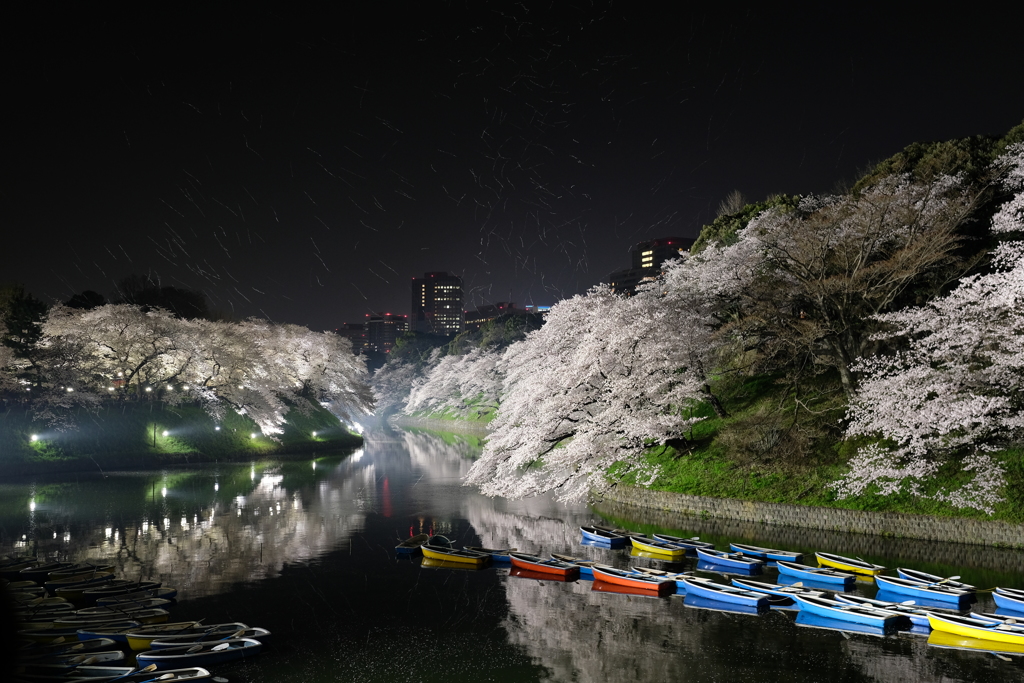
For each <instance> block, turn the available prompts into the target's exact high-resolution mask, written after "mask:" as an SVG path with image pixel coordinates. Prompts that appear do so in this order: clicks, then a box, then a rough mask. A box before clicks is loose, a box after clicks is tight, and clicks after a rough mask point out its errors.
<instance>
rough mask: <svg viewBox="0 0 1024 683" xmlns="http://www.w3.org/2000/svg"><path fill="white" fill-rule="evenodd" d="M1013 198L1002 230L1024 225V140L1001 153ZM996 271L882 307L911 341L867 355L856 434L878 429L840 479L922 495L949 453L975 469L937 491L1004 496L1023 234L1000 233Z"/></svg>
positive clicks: (987, 499)
mask: <svg viewBox="0 0 1024 683" xmlns="http://www.w3.org/2000/svg"><path fill="white" fill-rule="evenodd" d="M998 163H999V164H1001V165H1002V166H1003V167H1004V169H1005V176H1004V183H1005V187H1006V189H1008V190H1009V191H1010V192H1011V193H1014V196H1013V198H1012V199H1011V200H1010V201H1008V202H1007V203H1005V204H1004V205H1003V206H1002V207H1001V209H1000V210H999V211H998V212H997V214H996V216H995V218H994V220H993V222H992V232H993V233H994V234H995V235H996V236H997V237H1011V236H1014V235H1016V236H1019V235H1020V233H1021V232H1022V231H1024V144H1017V145H1015V146H1013V147H1011V148H1010V150H1009V152H1008V153H1007V155H1006V156H1004V157H1003V158H1002V159H1001V160H1000V161H999V162H998ZM992 261H993V264H994V266H995V270H994V272H992V273H989V274H987V275H979V276H973V277H968V278H965V279H963V280H962V281H961V282H960V285H959V286H958V287H957V288H956V289H954V290H953V291H952V292H950V294H949V295H947V296H944V297H940V298H937V299H935V300H933V301H931V302H929V303H928V304H926V305H924V306H920V307H913V308H908V309H906V310H903V311H898V312H895V313H889V314H886V315H882V316H879V320H881V321H882V322H884V323H887V324H888V325H889V330H888V331H887V332H885V333H883V334H881V335H879V337H882V338H886V339H902V340H904V341H905V342H906V349H905V350H904V351H902V352H900V353H896V354H892V355H880V356H874V357H871V358H865V359H862V360H861V362H860V366H859V369H860V371H861V372H863V373H864V375H865V378H864V380H863V381H862V384H861V387H860V391H859V392H858V394H857V396H856V398H855V400H854V401H853V402H852V403H851V406H850V417H851V422H850V426H849V429H848V435H849V436H869V437H870V436H881V437H883V438H884V439H886V440H887V441H886V442H883V443H879V444H873V445H870V446H867V447H865V448H862V449H861V450H860V452H859V453H858V455H857V456H856V457H855V458H853V459H852V460H851V462H850V466H851V471H850V473H849V474H848V475H847V476H846V478H845V479H844V480H842V481H841V482H840V483H839V484H838V485H837V489H838V490H839V492H840V493H841V494H844V495H853V494H857V493H860V492H862V491H864V490H866V489H867V487H868V486H872V485H873V486H875V487H876V489H877V491H878V492H879V493H880V494H883V495H886V494H891V493H894V492H897V491H900V490H906V491H909V492H911V493H913V494H915V495H922V494H923V493H924V491H923V489H922V486H923V485H924V484H925V482H927V481H928V480H930V479H932V478H933V477H934V476H935V475H936V474H937V472H938V470H939V468H940V466H941V465H942V463H943V462H946V461H948V460H949V458H951V457H956V456H962V460H961V466H962V468H963V470H965V471H968V472H971V473H972V474H973V477H971V479H970V481H969V482H968V483H966V484H965V485H963V486H961V487H960V488H958V489H953V490H941V491H939V492H937V493H935V494H934V497H936V498H938V499H940V500H944V501H947V502H949V503H952V504H954V505H957V506H959V507H973V508H977V509H979V510H983V511H986V512H990V513H991V512H992V510H993V505H994V504H995V503H996V502H998V501H999V500H1000V499H1001V495H1000V488H1001V487H1002V485H1003V483H1004V478H1003V470H1002V468H1001V467H1000V466H999V465H998V463H997V462H996V461H995V460H994V458H993V457H992V455H991V453H992V452H993V451H996V450H999V449H1000V448H1001V447H1004V446H1005V445H1006V444H1009V443H1013V442H1015V441H1018V440H1019V439H1020V438H1021V436H1022V435H1024V403H1022V400H1021V390H1022V388H1024V242H1022V241H1020V240H1019V239H1007V240H1005V241H1003V242H1002V243H1001V244H1000V245H999V246H998V247H996V249H995V251H994V252H993V254H992Z"/></svg>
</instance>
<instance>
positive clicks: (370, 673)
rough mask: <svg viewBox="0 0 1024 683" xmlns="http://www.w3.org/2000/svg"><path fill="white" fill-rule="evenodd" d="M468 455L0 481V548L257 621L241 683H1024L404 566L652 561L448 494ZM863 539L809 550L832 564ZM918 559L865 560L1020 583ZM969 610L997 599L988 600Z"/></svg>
mask: <svg viewBox="0 0 1024 683" xmlns="http://www.w3.org/2000/svg"><path fill="white" fill-rule="evenodd" d="M475 454H476V452H475V450H474V448H473V447H471V446H470V445H468V444H467V443H465V442H463V441H460V440H459V439H458V438H457V437H446V438H444V439H442V438H440V437H437V436H432V435H428V434H424V433H414V432H391V431H386V430H380V431H377V432H374V433H372V434H370V435H369V436H368V438H367V442H366V445H365V448H364V449H363V450H361V451H358V452H356V453H355V454H353V455H350V456H347V457H333V458H322V459H317V460H307V461H302V462H296V461H291V462H280V463H258V464H254V465H237V464H231V465H219V466H204V467H195V468H188V469H174V470H170V471H166V472H124V473H120V472H119V473H109V472H108V473H106V475H105V476H103V475H100V474H97V475H95V476H77V477H72V478H69V479H65V480H60V481H58V480H55V479H52V478H51V479H48V480H43V479H36V480H34V481H25V482H21V483H5V484H0V551H2V552H4V553H7V552H11V551H20V552H25V551H32V550H35V551H37V552H38V553H40V554H41V555H45V556H47V557H59V558H61V559H64V558H68V559H72V560H84V559H90V560H106V561H113V562H115V563H116V564H117V565H118V567H119V569H120V572H121V573H122V574H123V575H124V576H127V577H129V578H137V577H140V578H146V579H159V580H161V581H163V582H164V583H165V585H171V586H175V587H177V588H178V589H179V604H178V606H177V607H176V608H175V610H174V616H175V618H178V617H181V618H200V617H205V618H206V620H207V621H208V622H210V623H212V622H219V621H243V622H246V623H249V624H251V625H257V626H263V627H266V628H269V629H270V630H271V631H272V632H273V633H274V638H275V641H274V646H273V647H272V648H271V649H270V650H269V651H268V652H266V653H265V654H263V655H261V656H260V657H258V658H256V659H254V660H252V661H250V662H246V663H243V664H240V665H236V666H233V667H231V668H225V669H223V670H222V671H219V672H218V673H221V674H222V675H224V676H226V677H227V678H229V679H230V680H232V681H267V682H270V681H534V680H552V681H595V682H596V681H630V682H641V681H676V680H686V681H734V680H740V679H744V680H750V679H757V680H760V681H808V682H810V681H830V682H833V681H939V680H941V681H948V682H954V681H964V682H969V681H1003V680H1006V681H1010V680H1013V681H1017V680H1021V677H1022V676H1021V675H1022V671H1024V669H1022V666H1021V664H1020V663H1019V662H1018V661H1017V660H1014V661H1009V662H1007V661H1003V660H1002V659H998V658H996V657H994V656H992V655H990V654H986V653H980V652H963V651H956V650H942V649H938V648H934V647H929V646H928V644H927V641H926V639H925V638H923V637H920V636H909V635H898V636H888V637H874V636H869V635H849V634H843V633H840V632H836V631H830V630H821V629H810V628H803V627H801V626H798V625H797V624H795V623H794V619H793V615H792V613H785V612H778V611H773V612H770V613H767V614H762V615H747V614H732V613H725V612H719V611H714V610H707V609H696V608H693V607H690V606H688V605H687V604H685V603H684V601H683V599H682V598H681V597H678V596H674V597H669V598H648V597H644V596H635V595H621V594H615V593H607V592H599V591H594V590H592V586H593V584H592V583H590V582H587V581H580V582H575V583H557V582H553V581H535V580H531V579H525V578H517V577H511V576H509V573H508V570H507V569H486V570H482V571H459V570H451V569H428V568H423V567H420V566H419V560H418V558H417V559H415V560H411V561H410V560H407V559H398V558H396V556H395V553H394V545H395V543H396V540H397V539H398V538H400V537H406V536H408V535H409V534H410V532H412V533H418V532H420V531H433V532H436V533H444V534H445V535H448V536H449V537H452V538H455V539H456V540H458V541H459V542H460V543H463V544H466V545H484V546H489V547H516V548H519V549H520V550H523V551H526V552H536V553H545V554H546V553H548V552H552V551H554V552H564V553H569V554H574V555H577V556H586V557H590V558H593V559H599V560H601V561H604V562H608V563H609V564H613V565H616V566H622V567H625V566H627V565H628V564H630V563H637V562H639V563H643V564H648V565H653V566H662V565H660V564H659V563H657V562H655V561H652V560H648V559H643V558H633V557H630V556H629V554H628V552H626V551H608V550H602V549H598V548H590V547H582V546H580V544H579V530H578V527H579V525H580V524H584V523H587V522H591V521H596V520H599V519H601V518H602V517H601V515H598V514H596V513H595V512H594V511H591V510H589V509H587V508H586V507H582V506H577V507H565V506H562V505H559V504H556V503H554V502H553V501H551V500H549V499H534V500H529V501H517V502H510V501H505V500H500V499H497V500H496V499H490V498H486V497H484V496H481V495H479V494H478V493H476V492H475V491H474V490H472V489H469V488H466V487H463V486H461V482H460V479H461V477H462V475H464V474H465V472H466V470H467V468H468V467H469V464H470V462H471V458H472V457H473V456H474V455H475ZM602 512H604V514H605V515H606V516H610V517H612V518H613V519H614V520H615V521H617V522H620V523H628V524H629V525H631V526H632V527H634V528H637V527H640V526H643V527H644V528H645V529H647V530H654V529H663V530H666V531H670V532H672V531H674V532H680V533H686V532H690V533H691V534H693V533H701V534H702V535H705V536H707V537H710V538H712V540H716V541H718V540H721V541H725V540H729V539H731V540H739V538H738V537H740V536H741V537H742V539H743V540H745V541H747V542H755V543H757V542H761V543H763V544H767V543H769V541H770V542H771V544H772V545H775V546H776V547H785V548H790V549H801V550H813V549H814V548H806V547H804V545H806V544H805V543H801V541H800V539H801V538H802V537H801V535H800V532H799V530H789V532H788V533H792V534H793V535H792V536H785V535H783V536H779V535H778V533H779V532H778V530H773V529H770V528H768V529H765V528H760V529H759V528H756V527H754V528H743V529H737V528H731V527H729V525H728V523H724V522H714V521H700V520H688V519H684V518H665V517H659V516H658V515H657V514H655V513H639V512H637V511H635V510H628V509H614V510H602ZM638 515H639V517H638ZM714 524H718V525H719V526H717V527H715V526H713V525H714ZM701 525H705V528H697V527H700V526H701ZM708 525H711V526H708ZM773 534H774V535H773ZM863 538H864V537H848V536H845V535H838V534H836V535H832V536H831V537H828V536H826V537H822V536H817V537H815V541H816V542H820V543H825V544H827V545H828V546H829V547H827V548H818V549H827V550H832V551H835V552H843V551H844V548H846V547H854V546H856V543H858V542H861V541H860V540H858V539H863ZM851 544H852V545H851ZM915 547H916V546H913V544H910V545H907V544H902V545H898V546H889V550H888V552H891V553H892V554H893V555H894V556H898V557H892V558H889V557H887V556H885V552H886V546H884V545H883V546H878V547H869V548H868V549H867V550H863V549H860V552H861V553H863V555H864V556H865V557H868V556H870V558H871V559H875V560H877V561H880V562H881V563H883V564H887V565H889V566H895V565H896V564H897V563H900V564H903V565H905V566H913V567H918V568H925V569H935V568H936V567H939V568H949V569H950V571H947V572H946V573H947V574H948V573H958V574H961V575H962V576H963V577H964V580H972V581H973V582H975V583H978V584H979V585H986V586H988V585H993V582H994V583H998V584H1000V585H1007V586H1018V587H1019V586H1021V585H1024V581H1022V579H1021V574H1020V571H1019V566H1020V555H1021V553H1019V552H1017V551H996V550H984V549H978V548H963V547H961V548H960V549H958V550H955V551H952V552H953V555H948V554H946V555H942V554H941V553H940V555H939V559H938V560H936V557H935V556H933V555H929V554H928V552H925V550H927V549H925V550H920V549H919V548H918V550H914V548H915ZM900 548H902V549H903V550H900ZM907 548H910V555H909V556H908V555H907V552H905V551H906V549H907ZM945 550H948V549H945ZM918 551H920V552H919V554H918V555H914V552H918ZM957 552H959V553H961V554H962V556H963V557H964V558H965V562H964V563H963V565H964V566H965V567H966V568H965V569H963V570H962V571H957V570H956V565H957V563H956V562H954V560H955V558H956V553H957ZM915 558H916V559H915ZM967 558H969V561H966V560H967ZM890 559H891V560H894V561H890ZM1015 567H1017V568H1016V569H1015ZM674 568H677V569H693V568H694V565H693V564H692V562H690V563H688V564H685V565H679V566H677V567H674ZM712 576H714V575H712ZM768 576H769V577H772V576H774V574H769V575H768ZM718 578H721V577H720V576H719V577H718ZM858 592H861V593H863V594H866V595H871V594H873V589H872V588H870V587H869V586H868V585H867V584H865V585H863V586H859V587H858ZM979 607H981V608H983V609H989V610H990V609H992V608H993V605H992V604H991V603H990V602H989V601H988V598H987V597H986V598H983V599H982V602H981V603H980V604H979Z"/></svg>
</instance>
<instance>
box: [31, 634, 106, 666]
mask: <svg viewBox="0 0 1024 683" xmlns="http://www.w3.org/2000/svg"><path fill="white" fill-rule="evenodd" d="M111 647H117V643H115V642H114V640H113V639H111V638H92V639H90V640H81V641H79V640H66V641H64V642H60V643H50V644H49V645H34V646H32V647H30V648H21V649H19V650H18V659H19V660H22V661H29V660H35V659H46V658H47V657H53V656H55V655H62V654H66V653H75V654H84V653H88V652H96V651H97V650H106V649H108V648H111Z"/></svg>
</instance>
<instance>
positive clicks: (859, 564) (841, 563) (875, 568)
mask: <svg viewBox="0 0 1024 683" xmlns="http://www.w3.org/2000/svg"><path fill="white" fill-rule="evenodd" d="M814 556H815V557H817V558H818V565H819V566H822V567H831V568H832V569H841V570H843V571H847V572H853V573H854V574H862V575H865V576H876V575H878V574H881V573H882V572H884V571H885V567H883V566H882V565H880V564H871V563H870V562H868V561H867V560H862V559H860V558H856V559H855V558H852V557H843V556H842V555H835V554H833V553H814Z"/></svg>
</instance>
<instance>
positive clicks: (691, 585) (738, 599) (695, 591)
mask: <svg viewBox="0 0 1024 683" xmlns="http://www.w3.org/2000/svg"><path fill="white" fill-rule="evenodd" d="M683 583H685V584H686V597H687V598H689V597H690V596H691V595H692V596H695V597H699V598H705V599H708V600H717V601H719V602H729V603H734V604H737V605H747V606H748V607H756V608H757V609H768V607H769V603H768V598H767V597H766V596H765V594H764V593H757V592H754V591H749V590H744V589H742V588H733V587H732V586H726V585H724V584H721V583H716V582H714V581H712V580H711V579H705V578H702V577H698V576H687V577H685V578H684V579H683Z"/></svg>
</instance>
